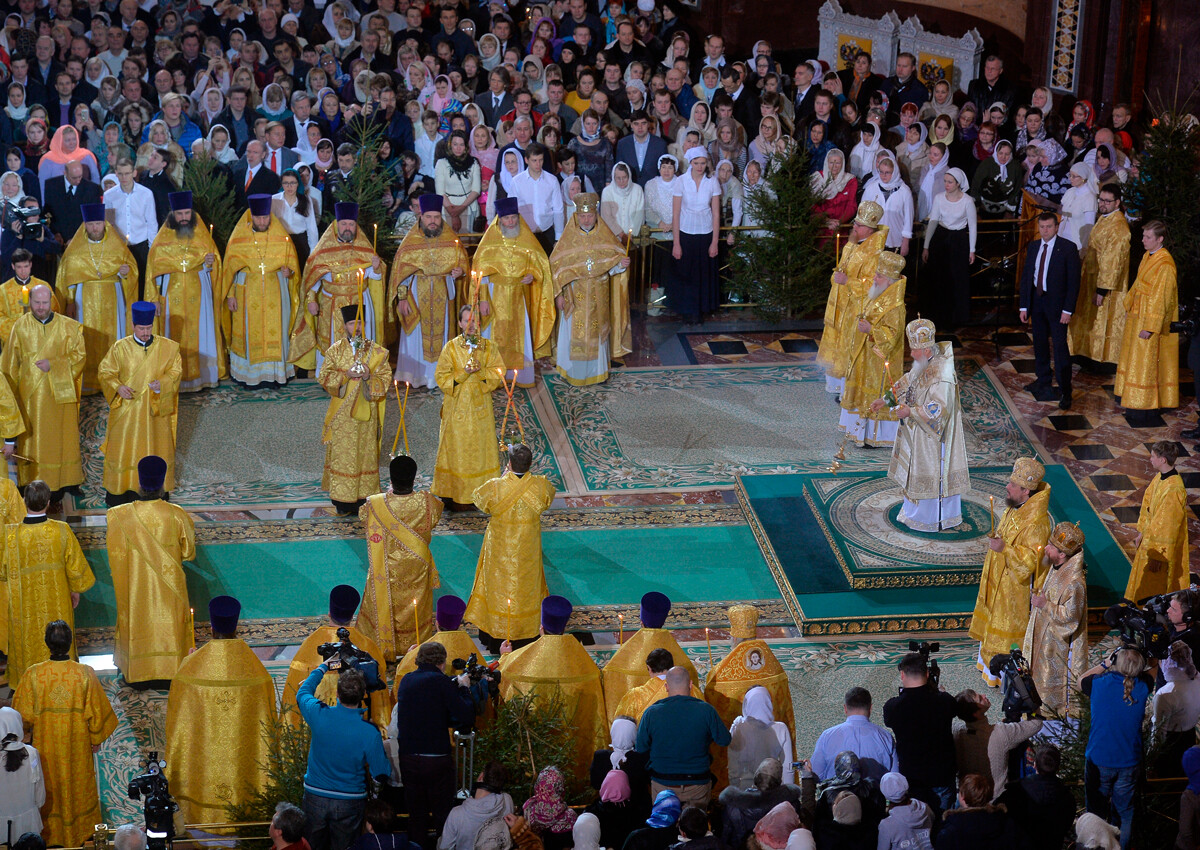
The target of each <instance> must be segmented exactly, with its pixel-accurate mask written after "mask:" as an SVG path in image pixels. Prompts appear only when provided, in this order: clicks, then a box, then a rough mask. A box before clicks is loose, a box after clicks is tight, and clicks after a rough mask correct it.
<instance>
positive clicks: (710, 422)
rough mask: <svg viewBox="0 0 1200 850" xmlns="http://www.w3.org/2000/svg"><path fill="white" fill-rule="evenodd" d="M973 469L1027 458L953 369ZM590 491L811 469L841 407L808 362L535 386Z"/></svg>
mask: <svg viewBox="0 0 1200 850" xmlns="http://www.w3.org/2000/svg"><path fill="white" fill-rule="evenodd" d="M958 369H959V383H960V391H961V395H962V403H963V410H964V416H963V422H964V425H965V426H966V439H967V452H968V456H969V460H970V463H971V465H972V466H1003V465H1006V464H1011V463H1012V462H1013V461H1014V460H1016V459H1017V458H1018V457H1021V456H1022V455H1029V454H1033V453H1034V449H1033V447H1032V445H1031V444H1030V443H1029V441H1028V439H1027V438H1026V437H1025V435H1024V432H1023V431H1022V430H1021V428H1020V426H1019V424H1018V423H1017V421H1016V420H1015V419H1014V418H1013V416H1012V414H1011V412H1010V411H1009V408H1008V405H1007V403H1006V401H1005V397H1004V395H1003V393H1002V392H1001V391H1000V390H999V389H998V388H997V387H996V386H994V385H993V384H992V382H991V379H990V378H989V376H988V374H987V372H986V371H985V370H984V369H982V368H981V367H980V366H979V365H978V364H977V363H976V362H975V361H974V360H969V359H964V360H960V361H959V363H958ZM544 381H545V386H546V391H547V394H548V396H549V399H550V403H551V405H552V407H553V410H554V411H555V412H556V413H557V415H558V418H559V419H560V420H561V423H562V426H563V429H564V431H565V432H566V437H567V447H568V448H569V451H570V453H571V455H572V456H573V460H574V461H575V464H576V465H577V466H578V467H579V469H580V471H581V474H582V476H583V481H584V484H585V485H586V487H587V489H588V490H589V491H611V490H645V489H659V488H667V487H669V488H678V487H714V486H728V485H730V484H732V483H733V481H734V478H735V477H736V476H738V475H747V474H755V473H801V472H817V471H819V470H820V469H822V468H823V467H825V466H828V465H829V463H830V460H831V458H832V457H833V455H834V453H836V452H837V449H838V445H839V443H840V442H841V436H840V432H838V430H837V421H838V411H839V408H838V406H837V405H836V403H835V402H834V397H833V396H831V395H830V394H829V393H827V392H826V391H825V377H824V372H823V371H822V370H821V369H820V368H818V367H817V366H814V365H811V364H800V365H795V366H792V365H767V366H755V365H746V366H719V367H703V368H696V367H689V368H680V369H665V368H647V369H622V370H617V371H615V372H613V373H612V376H611V377H610V379H609V380H608V382H607V383H604V384H599V385H596V386H592V387H574V386H571V385H570V384H569V383H567V382H566V381H565V380H563V379H562V378H561V377H559V376H557V375H546V376H545V377H544ZM847 454H848V455H849V457H848V459H847V460H846V462H845V468H846V469H847V471H852V470H855V469H886V467H887V462H888V453H887V452H886V451H879V450H855V449H853V448H852V447H851V448H849V449H848V450H847Z"/></svg>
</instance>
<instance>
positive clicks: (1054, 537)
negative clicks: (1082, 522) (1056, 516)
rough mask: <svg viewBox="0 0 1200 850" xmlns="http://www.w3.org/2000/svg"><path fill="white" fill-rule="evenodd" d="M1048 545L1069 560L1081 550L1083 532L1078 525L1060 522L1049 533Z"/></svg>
mask: <svg viewBox="0 0 1200 850" xmlns="http://www.w3.org/2000/svg"><path fill="white" fill-rule="evenodd" d="M1049 543H1050V545H1051V546H1053V547H1054V548H1055V549H1057V550H1058V551H1060V552H1062V553H1063V554H1064V555H1066V556H1067V557H1068V558H1070V557H1071V556H1072V555H1074V554H1075V553H1076V552H1078V551H1079V550H1080V549H1082V548H1083V531H1082V530H1081V529H1080V528H1079V524H1078V523H1073V522H1060V523H1059V524H1058V525H1056V526H1054V530H1053V531H1051V532H1050V540H1049Z"/></svg>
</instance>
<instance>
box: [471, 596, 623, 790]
mask: <svg viewBox="0 0 1200 850" xmlns="http://www.w3.org/2000/svg"><path fill="white" fill-rule="evenodd" d="M540 607H541V621H542V622H541V632H542V635H541V637H539V638H538V639H537V640H535V641H534V642H533V643H530V644H528V645H526V646H523V647H521V648H520V649H517V650H514V651H511V652H505V653H504V655H502V656H501V658H500V672H501V674H502V675H501V678H500V698H501V699H506V700H507V699H510V698H512V696H513V695H515V694H518V693H522V694H528V693H532V694H535V695H537V697H538V698H539V699H551V698H553V696H554V694H555V693H556V692H557V693H560V694H561V699H562V701H563V717H564V719H565V720H566V726H567V728H568V729H570V730H571V737H572V740H573V741H574V744H575V748H574V754H573V755H574V758H573V759H572V763H571V764H570V765H561V767H562V768H563V772H564V773H565V772H567V771H568V770H571V771H574V773H575V777H576V778H577V779H584V778H586V777H587V775H588V768H589V767H590V766H591V764H592V757H593V756H594V755H595V753H596V750H598V749H600V748H601V747H603V746H605V744H606V743H607V742H608V738H607V736H608V719H607V716H606V713H605V710H604V687H603V685H602V684H601V682H600V669H599V668H598V667H597V666H596V662H595V661H593V660H592V656H591V655H589V654H588V651H587V650H586V649H584V648H583V644H581V643H580V642H579V641H577V640H576V639H575V638H574V637H573V636H571V635H568V634H564V632H565V631H566V628H567V621H568V620H570V619H571V611H572V608H571V603H570V602H568V601H567V600H566V599H564V598H563V597H561V596H547V597H546V598H545V599H544V600H543V601H542V603H541V606H540ZM469 618H470V615H469V614H468V619H469ZM504 648H505V649H507V648H508V647H504Z"/></svg>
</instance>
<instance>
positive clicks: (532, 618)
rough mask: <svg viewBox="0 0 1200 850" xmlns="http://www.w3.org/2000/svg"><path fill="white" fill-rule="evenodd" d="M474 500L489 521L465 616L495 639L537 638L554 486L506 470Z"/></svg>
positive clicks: (530, 475)
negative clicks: (545, 524)
mask: <svg viewBox="0 0 1200 850" xmlns="http://www.w3.org/2000/svg"><path fill="white" fill-rule="evenodd" d="M492 445H495V443H493V444H492ZM474 501H475V507H477V508H479V510H481V511H483V512H484V513H485V514H488V515H489V519H488V526H487V531H485V532H484V533H483V548H482V549H481V550H480V552H479V563H478V564H477V565H476V567H475V584H474V585H473V586H472V587H471V598H470V599H469V600H468V601H467V613H466V614H465V615H464V616H465V618H466V619H467V620H468V621H469V622H472V623H474V624H475V625H477V626H478V627H479V628H480V629H482V630H483V631H485V632H487V633H488V634H489V635H492V636H493V637H498V638H507V639H508V640H521V639H523V638H530V637H535V636H536V635H537V633H538V626H539V625H540V624H541V612H542V600H543V599H545V598H546V597H547V596H549V595H550V591H549V590H548V589H547V587H546V574H545V572H543V570H542V513H543V512H544V511H545V510H546V509H547V508H548V507H550V503H551V502H553V501H554V485H553V484H551V483H550V482H549V481H548V480H547V479H546V477H545V476H544V475H534V474H533V473H532V472H527V473H525V474H524V475H517V474H516V473H515V472H505V473H504V474H503V475H502V476H500V477H499V478H493V479H492V480H491V481H488V482H486V483H485V484H483V485H482V486H480V488H479V489H478V490H476V491H475V495H474ZM524 648H527V647H523V649H524ZM584 654H585V655H586V654H587V653H586V652H585V653H584ZM592 666H593V667H594V666H595V664H593V665H592ZM600 710H601V711H602V712H603V711H604V706H603V705H601V707H600Z"/></svg>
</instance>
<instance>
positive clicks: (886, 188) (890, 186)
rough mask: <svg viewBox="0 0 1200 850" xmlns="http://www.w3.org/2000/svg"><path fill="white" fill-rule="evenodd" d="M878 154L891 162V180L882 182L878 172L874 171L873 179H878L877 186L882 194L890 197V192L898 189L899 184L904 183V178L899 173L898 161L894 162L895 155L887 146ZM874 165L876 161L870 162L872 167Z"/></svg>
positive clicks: (874, 166)
mask: <svg viewBox="0 0 1200 850" xmlns="http://www.w3.org/2000/svg"><path fill="white" fill-rule="evenodd" d="M879 156H881V157H882V158H884V159H888V160H891V162H892V179H891V180H889V181H887V182H886V183H884V182H883V178H882V177H880V176H879V173H878V172H876V174H875V179H876V180H878V181H879V188H880V189H882V190H883V193H884V196H885V197H890V196H891V194H892V192H894V191H896V190H897V189H899V188H900V187H901V186H903V185H904V178H903V177H902V176H901V174H900V163H898V162H896V157H895V156H894V155H893V154H892V152H891V151H890V150H888V149H887V148H884V149H883V150H882V151H881V152H880V154H879ZM876 167H877V165H876V163H872V168H876Z"/></svg>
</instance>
